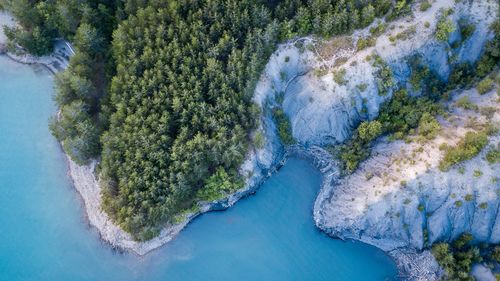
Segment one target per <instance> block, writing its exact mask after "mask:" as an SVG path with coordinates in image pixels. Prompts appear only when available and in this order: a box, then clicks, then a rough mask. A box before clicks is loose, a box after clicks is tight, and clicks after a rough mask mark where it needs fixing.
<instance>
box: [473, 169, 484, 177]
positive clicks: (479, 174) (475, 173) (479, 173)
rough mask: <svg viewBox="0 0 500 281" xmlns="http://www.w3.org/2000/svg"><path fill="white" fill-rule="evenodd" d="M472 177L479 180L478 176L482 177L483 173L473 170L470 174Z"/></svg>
mask: <svg viewBox="0 0 500 281" xmlns="http://www.w3.org/2000/svg"><path fill="white" fill-rule="evenodd" d="M472 175H473V176H474V177H476V178H479V177H480V176H482V175H483V172H481V171H480V170H474V172H473V173H472Z"/></svg>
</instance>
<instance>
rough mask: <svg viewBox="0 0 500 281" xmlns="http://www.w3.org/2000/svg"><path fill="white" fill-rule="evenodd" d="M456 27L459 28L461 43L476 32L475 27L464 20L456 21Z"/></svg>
mask: <svg viewBox="0 0 500 281" xmlns="http://www.w3.org/2000/svg"><path fill="white" fill-rule="evenodd" d="M458 27H459V28H460V36H461V37H462V41H465V40H467V39H469V37H471V35H472V34H473V33H474V31H475V30H476V25H474V24H473V23H470V22H469V21H468V20H466V19H460V20H459V21H458Z"/></svg>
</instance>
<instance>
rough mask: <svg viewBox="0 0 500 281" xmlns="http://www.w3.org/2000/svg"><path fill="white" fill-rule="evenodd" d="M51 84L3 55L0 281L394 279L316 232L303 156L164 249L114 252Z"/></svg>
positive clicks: (379, 261) (366, 249) (311, 178)
mask: <svg viewBox="0 0 500 281" xmlns="http://www.w3.org/2000/svg"><path fill="white" fill-rule="evenodd" d="M52 87H53V78H52V76H51V75H50V74H49V73H48V72H47V71H45V70H43V69H41V68H33V67H30V66H26V65H21V64H17V63H14V62H12V61H9V60H8V59H7V58H5V57H2V56H0V281H20V280H23V281H24V280H26V281H28V280H29V281H31V280H33V281H73V280H74V281H80V280H82V281H83V280H88V281H100V280H103V281H113V280H117V281H128V280H148V281H156V280H158V281H159V280H161V281H168V280H197V281H198V280H238V281H240V280H273V281H275V280H343V281H344V280H345V281H356V280H360V281H370V280H396V277H395V276H396V274H397V272H396V268H395V266H394V264H393V262H392V261H391V260H390V259H389V258H388V257H387V256H386V255H385V254H384V253H383V252H381V251H379V250H377V249H375V248H373V247H370V246H367V245H364V244H361V243H354V242H343V241H339V240H334V239H331V238H329V237H327V236H326V235H325V234H323V233H322V232H320V231H319V230H318V229H317V228H315V226H314V224H313V220H312V206H313V202H314V198H315V196H316V193H317V192H318V189H319V185H320V180H321V179H320V174H319V172H318V171H317V170H315V169H314V167H312V166H311V165H310V164H309V163H308V162H306V161H304V160H299V159H291V160H290V161H288V163H287V164H286V165H285V167H283V168H282V169H281V170H280V172H278V173H277V174H276V175H274V176H272V177H271V178H270V179H269V180H268V181H267V182H266V183H265V184H264V185H263V186H262V187H261V189H260V190H259V192H258V193H257V194H256V195H254V196H251V197H249V198H246V199H243V200H242V201H240V202H238V203H237V204H236V206H234V207H233V208H230V209H229V210H227V211H224V212H214V213H209V214H206V215H203V216H201V217H200V218H198V219H196V220H195V221H194V222H193V223H191V224H190V225H189V226H188V227H187V228H186V229H185V230H184V231H182V232H181V234H180V235H179V236H178V237H177V238H176V239H174V241H172V242H171V243H169V244H167V245H166V246H164V247H162V248H160V249H159V250H156V251H154V252H152V253H150V254H148V255H146V256H144V257H138V256H135V255H132V254H126V253H119V252H117V251H115V250H113V249H111V248H110V247H109V246H107V245H106V244H104V243H102V242H101V241H100V240H99V236H98V234H97V233H96V231H95V230H93V229H92V228H90V227H88V224H87V222H86V220H85V216H84V210H83V207H82V202H81V200H80V198H79V196H78V194H77V193H76V192H75V190H74V189H73V187H72V185H71V181H70V179H69V178H68V176H67V164H66V162H65V158H64V155H63V154H62V152H61V150H60V148H59V145H58V144H57V142H56V141H55V140H54V138H53V137H52V136H51V135H50V133H49V130H48V128H47V120H48V117H49V116H50V115H51V114H53V113H54V112H55V110H56V108H55V106H54V104H53V102H52V98H51V97H52V92H53V89H52Z"/></svg>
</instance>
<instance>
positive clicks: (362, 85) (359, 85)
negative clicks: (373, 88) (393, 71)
mask: <svg viewBox="0 0 500 281" xmlns="http://www.w3.org/2000/svg"><path fill="white" fill-rule="evenodd" d="M367 87H368V85H367V84H366V83H361V84H358V85H356V88H358V90H360V91H361V92H364V91H365V90H366V88H367Z"/></svg>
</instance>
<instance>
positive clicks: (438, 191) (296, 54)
mask: <svg viewBox="0 0 500 281" xmlns="http://www.w3.org/2000/svg"><path fill="white" fill-rule="evenodd" d="M449 9H452V11H453V12H452V13H451V15H450V16H449V18H450V19H451V21H452V22H453V23H454V25H455V27H456V28H455V31H454V32H452V33H451V34H450V39H449V41H448V42H439V41H437V40H436V39H435V38H434V32H435V29H436V25H437V22H438V18H439V16H440V14H442V13H443V12H444V11H449ZM497 12H498V3H495V2H494V1H460V3H455V1H435V2H434V3H433V4H432V7H431V8H430V9H428V10H426V11H424V12H422V11H420V10H419V9H418V5H417V7H415V8H414V9H413V15H412V16H409V17H406V18H402V19H399V20H397V21H394V22H390V23H387V26H386V28H385V30H386V31H385V32H384V33H383V34H381V35H380V36H378V37H377V39H376V43H375V46H373V47H369V48H366V49H364V50H361V51H356V48H354V47H353V46H354V45H356V44H355V42H356V41H357V40H358V39H359V38H365V37H367V36H369V30H370V27H369V28H366V29H364V30H359V31H356V32H355V33H354V35H353V36H352V39H350V38H345V37H340V38H334V39H332V40H330V41H327V42H319V41H316V40H314V39H313V38H306V39H303V40H299V41H296V42H291V43H289V44H286V45H283V46H281V47H280V49H279V50H278V51H277V52H276V54H275V55H273V57H272V58H271V61H270V62H269V64H268V67H267V68H266V71H265V74H264V77H263V79H262V80H261V82H260V83H259V85H258V87H257V91H256V102H257V103H258V104H259V105H261V106H263V108H264V109H266V108H270V107H274V106H282V107H283V109H284V111H285V113H286V114H287V115H288V117H289V118H290V121H291V126H292V133H293V136H294V138H295V139H296V140H297V142H298V145H297V146H295V147H293V148H292V149H289V150H290V151H297V150H298V151H300V153H305V154H308V155H310V156H312V157H313V158H314V159H316V162H317V163H316V164H317V166H318V167H319V168H320V169H321V171H322V172H323V175H324V181H323V185H322V188H321V192H320V193H319V195H318V198H317V200H316V204H315V208H314V219H315V221H316V224H317V226H318V227H319V228H320V229H322V230H324V231H325V232H326V233H328V234H330V235H332V236H333V237H338V238H343V239H356V240H361V241H363V242H366V243H369V244H372V245H375V246H377V247H379V248H381V249H382V250H384V251H386V252H388V253H389V254H390V255H391V256H393V257H394V258H395V260H396V262H397V264H398V266H399V268H400V270H401V272H402V275H403V276H405V277H406V278H407V279H412V280H436V279H438V277H439V275H440V273H439V266H438V265H437V263H436V261H435V260H434V258H433V257H432V255H431V254H430V253H429V252H428V251H423V252H422V249H424V248H425V246H428V245H431V244H432V243H433V242H435V241H449V240H451V239H454V238H456V237H457V236H458V235H460V234H461V233H463V232H471V233H472V234H473V235H474V237H475V238H476V239H477V240H478V241H484V242H490V243H498V242H499V239H500V232H499V229H500V222H499V220H498V219H497V218H498V216H499V215H500V214H499V212H498V208H499V203H500V202H499V199H498V194H499V187H500V186H499V183H498V175H499V174H500V166H499V165H498V164H493V165H491V164H489V163H487V161H486V160H485V159H484V156H485V153H486V150H487V149H486V150H485V151H483V152H482V153H481V154H479V155H478V156H477V157H475V158H473V159H472V160H470V161H467V162H465V163H463V164H462V165H461V166H460V167H461V168H460V169H458V168H457V167H455V168H453V169H451V170H450V171H447V172H441V171H440V170H439V169H438V168H437V166H438V163H439V161H440V159H441V157H442V155H443V152H442V151H440V150H439V145H440V144H441V143H443V142H447V143H450V144H453V143H455V142H457V141H458V140H459V139H460V138H461V137H463V135H464V134H465V132H467V131H474V130H479V129H481V128H482V127H484V126H485V125H486V123H489V122H493V123H495V122H499V121H500V119H499V118H500V117H499V112H498V111H499V109H500V106H499V104H498V100H497V96H496V94H495V93H494V91H493V92H490V93H488V94H486V95H481V96H480V95H478V93H477V92H476V91H475V90H469V91H464V92H461V91H457V92H454V93H452V95H454V100H453V101H451V102H450V103H449V106H450V107H452V108H454V109H453V110H452V111H451V112H450V114H451V115H452V116H455V117H453V118H451V119H448V118H447V119H444V118H440V119H439V121H440V123H441V126H442V127H443V129H442V131H441V133H440V135H439V137H438V138H436V139H435V140H433V141H430V142H428V143H425V144H423V145H422V144H419V143H417V142H412V143H409V144H407V143H404V142H402V141H395V142H390V141H388V140H387V139H382V140H380V141H379V142H378V144H377V145H376V146H375V147H374V150H373V153H372V155H373V156H372V157H371V158H370V159H368V160H367V161H366V162H365V163H364V164H363V165H362V166H361V167H360V168H359V169H358V171H356V172H355V173H354V174H352V175H350V176H347V177H344V178H341V177H340V176H339V174H340V173H339V171H338V168H337V165H336V163H335V160H334V159H333V158H331V157H329V156H328V153H327V152H326V151H324V150H323V149H322V148H321V147H324V146H325V145H335V144H338V143H340V142H343V141H345V140H346V139H348V138H349V137H350V134H351V132H352V131H353V129H354V128H355V127H356V126H357V125H358V124H359V123H360V122H361V121H363V120H371V119H373V118H375V117H376V116H377V115H378V111H379V108H380V106H381V104H382V103H383V102H384V101H386V100H388V99H390V98H391V95H392V93H391V92H390V91H388V92H387V93H384V95H381V93H380V92H379V87H378V83H379V77H377V71H378V68H377V67H374V66H373V65H372V64H371V63H370V62H369V61H368V60H366V57H367V56H373V55H374V54H376V55H378V56H380V57H381V58H382V60H383V61H385V62H387V63H388V65H389V67H390V68H391V70H392V72H393V75H394V79H395V81H394V82H396V83H399V84H403V85H404V84H405V83H408V81H409V79H410V75H411V68H410V63H409V59H410V58H411V57H415V56H418V57H419V58H420V59H421V61H422V62H423V63H424V64H426V65H428V66H429V68H430V69H431V70H432V71H433V72H434V73H437V75H439V76H440V78H441V79H442V80H446V79H448V76H449V75H450V70H451V65H452V64H458V63H464V62H468V63H474V62H475V61H477V60H478V58H479V56H480V55H481V53H482V51H483V48H484V46H485V43H486V42H487V41H488V40H490V39H491V38H492V36H493V33H492V31H491V30H490V25H491V23H492V22H493V21H495V20H496V19H497V17H498V15H497ZM462 20H467V21H468V22H469V23H472V24H473V25H474V26H475V29H474V32H473V34H472V35H471V36H470V37H469V38H461V33H460V30H459V28H458V26H459V21H462ZM377 24H378V23H377V22H375V23H373V24H372V27H373V26H376V25H377ZM397 34H404V36H401V37H399V36H397ZM394 38H396V40H394ZM397 38H400V39H397ZM451 45H453V46H454V47H453V48H452V47H450V46H451ZM342 69H344V70H345V73H343V74H342V75H343V80H344V81H338V80H339V79H337V78H336V77H335V75H334V74H333V73H336V72H340V71H342ZM336 80H337V81H336ZM341 80H342V79H341ZM412 94H418V92H415V93H412ZM463 95H467V96H469V97H470V99H471V101H472V102H473V103H475V104H476V106H478V108H483V107H490V108H491V107H493V108H494V112H493V113H491V112H490V113H489V114H488V115H487V116H485V115H484V114H480V113H478V112H475V111H471V110H463V109H459V108H456V106H455V105H454V103H455V101H456V99H458V98H459V97H461V96H463ZM264 112H265V110H264ZM492 114H493V115H492ZM266 122H268V120H267V121H265V122H264V124H267V123H266ZM262 129H264V130H263V131H264V132H265V134H266V135H267V136H268V140H271V141H272V140H275V138H276V136H275V135H273V133H272V132H269V130H275V128H274V127H273V125H272V124H268V125H267V126H263V127H262ZM499 140H500V137H499V136H498V135H495V136H491V137H490V138H489V145H490V146H496V145H497V144H498V142H499ZM478 170H479V171H480V172H477V171H478ZM479 173H481V176H478V174H479ZM368 175H369V176H368ZM474 175H476V176H474ZM457 201H460V202H461V203H457ZM459 205H460V206H459Z"/></svg>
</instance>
